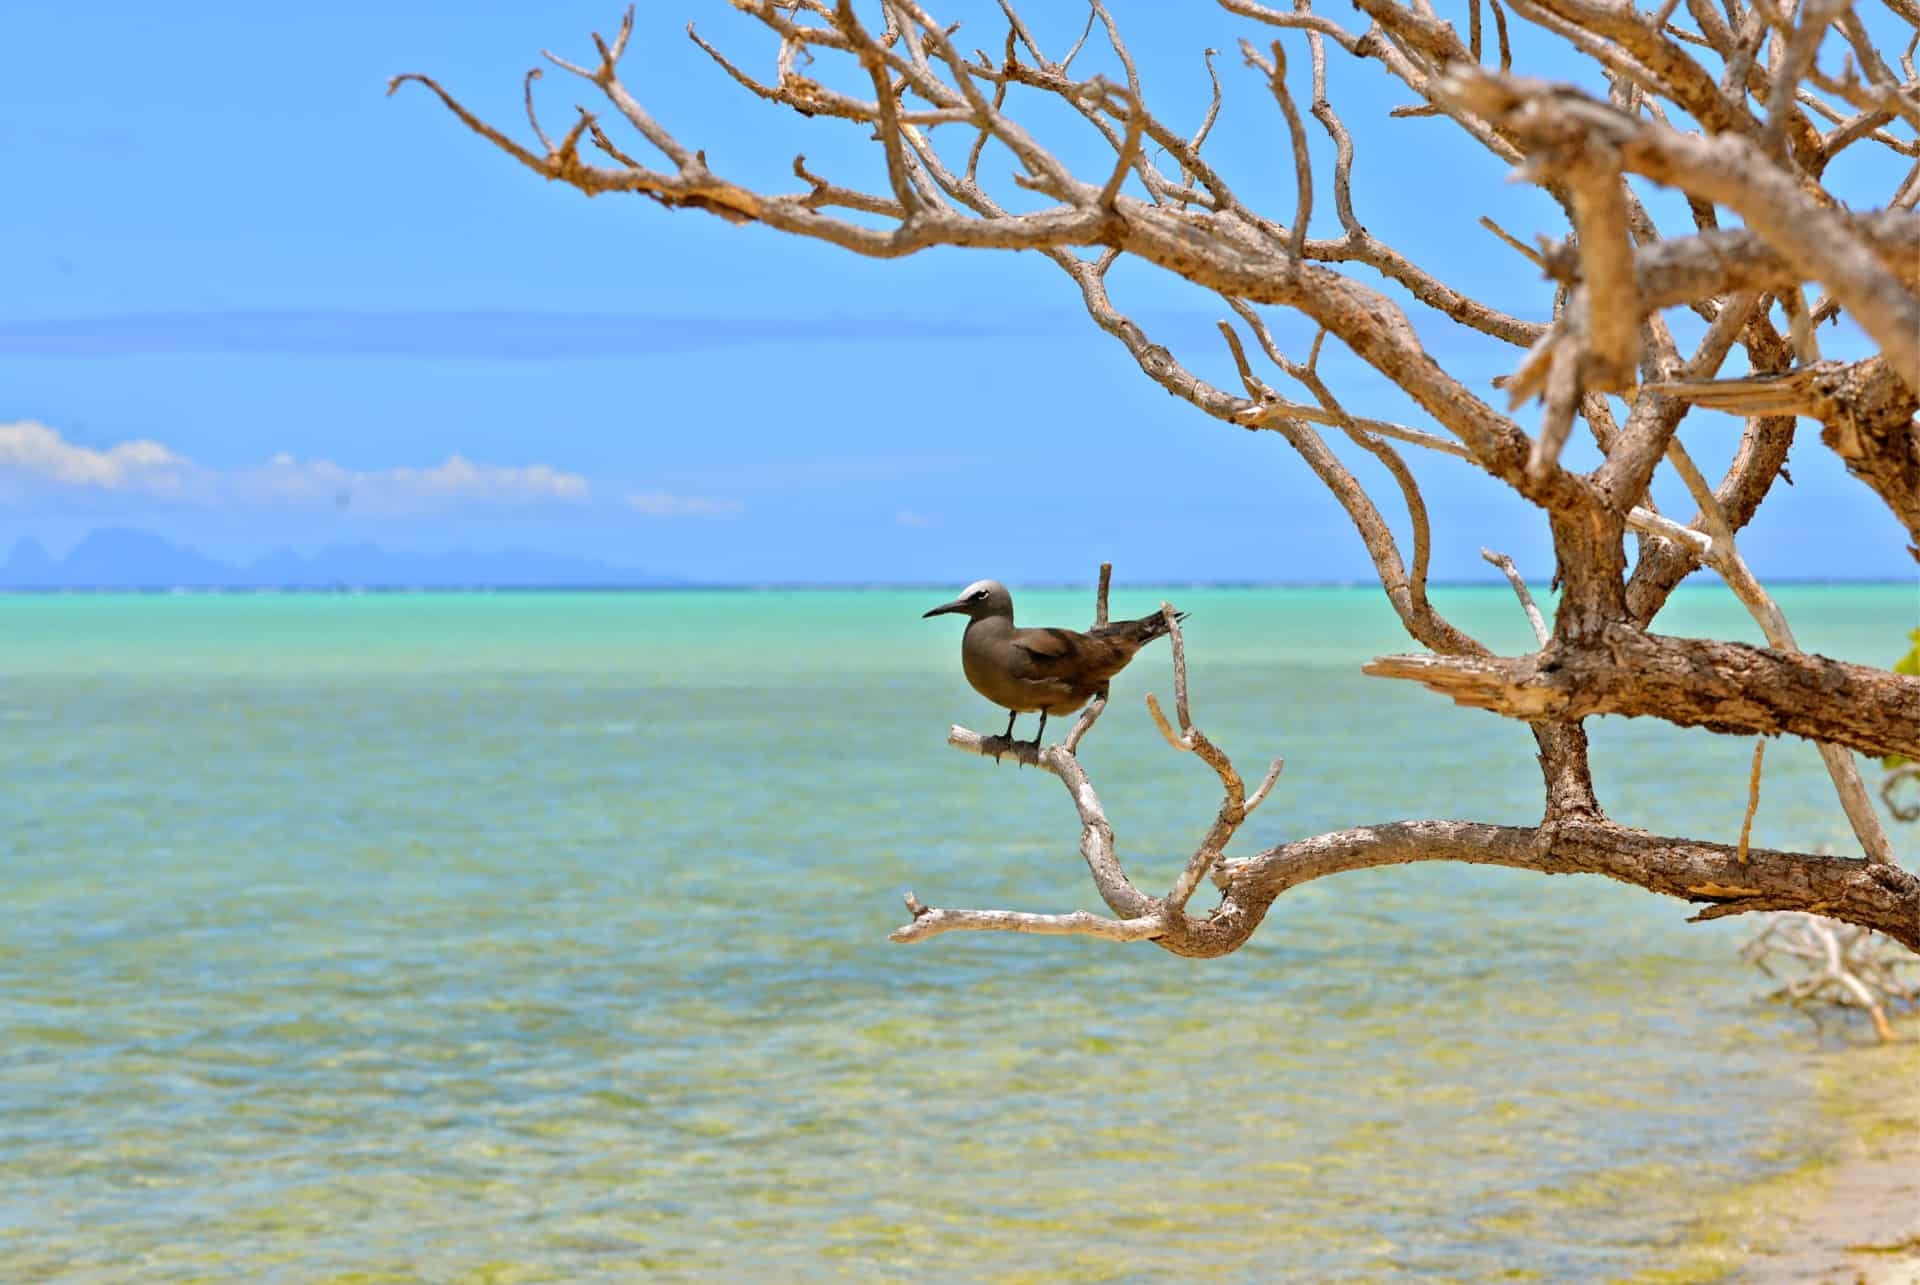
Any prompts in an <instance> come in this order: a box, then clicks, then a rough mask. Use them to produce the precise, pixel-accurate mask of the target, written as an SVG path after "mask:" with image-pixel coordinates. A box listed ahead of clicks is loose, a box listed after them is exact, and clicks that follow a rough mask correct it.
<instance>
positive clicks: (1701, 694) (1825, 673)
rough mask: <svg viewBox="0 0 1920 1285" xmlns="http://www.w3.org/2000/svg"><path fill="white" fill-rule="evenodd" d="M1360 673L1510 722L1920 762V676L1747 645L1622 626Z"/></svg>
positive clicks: (1393, 659)
mask: <svg viewBox="0 0 1920 1285" xmlns="http://www.w3.org/2000/svg"><path fill="white" fill-rule="evenodd" d="M1363 668H1364V669H1365V671H1366V672H1367V673H1369V674H1372V675H1375V676H1376V677H1380V678H1410V679H1413V680H1414V681H1416V682H1419V683H1422V684H1424V685H1426V686H1427V687H1428V688H1430V689H1432V690H1433V691H1436V692H1439V693H1441V694H1443V695H1445V696H1450V697H1452V698H1453V700H1454V701H1455V703H1457V704H1461V705H1470V706H1473V707H1475V708H1477V709H1488V710H1493V711H1495V712H1497V713H1501V714H1505V715H1507V716H1509V717H1512V718H1522V719H1529V720H1532V719H1541V718H1553V719H1567V718H1584V717H1587V716H1588V715H1592V714H1625V715H1627V716H1629V717H1641V716H1654V717H1658V718H1663V719H1665V720H1666V721H1668V722H1670V723H1678V724H1680V725H1681V726H1683V727H1704V728H1706V729H1708V730H1709V731H1714V732H1728V733H1734V734H1739V735H1747V736H1751V735H1754V734H1755V733H1759V734H1762V735H1768V736H1771V735H1775V734H1778V733H1781V732H1789V733H1791V734H1793V735H1795V736H1804V737H1806V738H1808V739H1809V740H1816V741H1828V742H1831V743H1833V744H1835V745H1844V746H1847V747H1849V748H1851V749H1855V750H1859V751H1860V752H1861V753H1863V754H1875V755H1884V754H1906V755H1910V756H1913V757H1916V758H1920V678H1908V677H1905V676H1903V675H1900V674H1892V673H1888V672H1887V671H1886V670H1884V669H1874V668H1871V667H1869V666H1866V665H1853V664H1848V663H1846V662H1844V661H1838V660H1830V659H1828V658H1826V657H1823V656H1810V655H1807V654H1805V653H1787V652H1779V651H1774V650H1772V649H1770V648H1765V647H1752V646H1748V645H1747V644H1745V643H1731V642H1715V641H1711V640H1708V639H1700V638H1669V637H1666V636H1663V635H1660V634H1647V633H1641V632H1640V631H1638V630H1635V629H1631V628H1628V627H1626V626H1623V625H1616V626H1613V627H1611V628H1608V629H1607V630H1605V631H1604V632H1603V633H1602V634H1601V635H1600V636H1599V637H1597V638H1595V639H1593V640H1592V643H1591V645H1588V646H1581V647H1574V646H1568V645H1565V644H1558V645H1555V646H1551V647H1548V648H1546V649H1545V650H1543V651H1540V652H1537V653H1535V654H1533V655H1531V656H1521V657H1502V656H1382V657H1379V658H1377V659H1375V660H1373V661H1372V662H1370V663H1369V664H1367V665H1365V666H1364V667H1363Z"/></svg>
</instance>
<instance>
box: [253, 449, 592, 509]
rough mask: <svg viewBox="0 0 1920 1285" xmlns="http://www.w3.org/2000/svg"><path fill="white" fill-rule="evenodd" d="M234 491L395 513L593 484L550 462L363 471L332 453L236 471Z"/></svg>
mask: <svg viewBox="0 0 1920 1285" xmlns="http://www.w3.org/2000/svg"><path fill="white" fill-rule="evenodd" d="M233 484H234V489H235V491H236V492H237V493H238V494H240V495H243V496H245V497H247V498H249V499H252V500H255V501H256V502H264V503H278V504H290V505H308V504H333V505H337V506H339V507H341V508H350V509H352V510H354V511H355V512H362V513H370V514H378V515H382V516H398V515H404V514H408V513H417V512H421V511H423V510H434V511H438V510H445V509H457V508H531V507H534V506H538V505H550V504H584V503H586V501H587V499H588V497H589V495H590V492H591V488H590V487H589V486H588V484H587V479H586V478H584V477H582V476H580V475H579V474H578V473H567V472H564V471H562V470H560V469H556V468H554V467H552V466H551V465H547V464H529V465H526V466H524V467H513V466H499V465H492V464H475V463H474V462H473V461H472V460H469V459H467V458H466V457H465V456H464V455H449V456H448V457H447V459H446V461H445V462H444V463H442V464H436V465H434V466H433V467H432V468H424V469H417V468H391V469H375V470H359V469H348V468H342V467H341V466H340V465H338V464H335V463H334V462H333V461H332V460H326V459H313V460H300V459H296V458H294V457H293V456H291V455H288V454H285V453H282V454H279V455H276V456H274V457H273V458H272V459H271V460H268V461H267V463H266V465H265V466H264V467H262V468H258V469H252V470H249V471H246V472H243V473H239V474H236V475H235V476H234V479H233Z"/></svg>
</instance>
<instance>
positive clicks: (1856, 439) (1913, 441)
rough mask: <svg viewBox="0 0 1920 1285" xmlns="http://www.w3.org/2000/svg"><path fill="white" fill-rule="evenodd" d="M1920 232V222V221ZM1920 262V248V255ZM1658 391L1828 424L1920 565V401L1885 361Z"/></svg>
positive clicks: (1835, 443)
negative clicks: (1919, 422) (1918, 415)
mask: <svg viewBox="0 0 1920 1285" xmlns="http://www.w3.org/2000/svg"><path fill="white" fill-rule="evenodd" d="M1914 223H1915V224H1916V226H1920V219H1916V220H1914ZM1913 257H1914V260H1915V261H1916V262H1920V249H1916V250H1915V251H1914V255H1913ZM1654 390H1655V391H1657V392H1661V393H1665V394H1667V395H1669V396H1673V397H1682V398H1685V399H1686V400H1688V401H1690V402H1692V403H1694V404H1695V405H1697V406H1704V407H1707V408H1708V409H1710V410H1718V411H1725V412H1727V413H1729V414H1734V415H1755V416H1757V415H1805V416H1808V417H1809V418H1811V419H1816V420H1819V421H1820V426H1821V431H1820V440H1821V441H1823V442H1825V443H1826V444H1827V445H1828V446H1829V447H1831V448H1832V449H1833V452H1834V453H1835V454H1836V455H1838V456H1839V457H1840V458H1841V459H1842V460H1844V461H1846V465H1847V469H1848V471H1850V472H1851V473H1853V475H1854V476H1856V477H1858V478H1859V479H1860V480H1861V481H1862V482H1865V483H1866V484H1867V485H1868V486H1869V487H1871V488H1873V491H1874V493H1875V494H1877V495H1879V497H1880V498H1881V499H1882V500H1884V501H1886V504H1887V507H1888V508H1890V509H1892V510H1893V513H1894V516H1895V517H1897V518H1899V519H1900V522H1901V524H1902V525H1904V526H1905V527H1906V528H1907V533H1908V535H1909V536H1910V537H1911V538H1912V541H1913V543H1912V544H1911V545H1909V546H1908V549H1909V551H1910V552H1911V553H1912V554H1913V555H1914V557H1915V559H1916V560H1920V430H1916V427H1915V424H1914V418H1913V417H1914V414H1915V412H1916V411H1920V395H1917V394H1916V393H1915V392H1914V390H1913V389H1911V388H1909V387H1907V385H1906V383H1905V382H1904V381H1903V380H1902V379H1901V378H1900V377H1899V376H1898V375H1896V374H1895V373H1894V372H1893V369H1892V367H1890V366H1889V365H1888V364H1887V363H1886V361H1885V360H1884V359H1883V358H1880V357H1870V358H1868V359H1867V360H1865V361H1860V362H1840V361H1827V362H1820V363H1819V364H1817V365H1812V366H1802V367H1800V368H1799V369H1797V370H1793V371H1789V372H1787V373H1785V374H1779V375H1760V376H1755V377H1752V378H1747V379H1719V380H1681V381H1673V382H1669V383H1664V384H1658V385H1654Z"/></svg>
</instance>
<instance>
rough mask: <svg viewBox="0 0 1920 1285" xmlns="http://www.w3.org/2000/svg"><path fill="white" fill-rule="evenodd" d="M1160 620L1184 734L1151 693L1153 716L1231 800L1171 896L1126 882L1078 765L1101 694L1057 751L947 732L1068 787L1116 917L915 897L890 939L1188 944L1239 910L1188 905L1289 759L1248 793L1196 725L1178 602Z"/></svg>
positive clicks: (1103, 615) (1104, 576) (1103, 576)
mask: <svg viewBox="0 0 1920 1285" xmlns="http://www.w3.org/2000/svg"><path fill="white" fill-rule="evenodd" d="M1112 573H1113V564H1112V563H1103V564H1101V567H1100V588H1099V591H1098V594H1097V596H1096V598H1095V602H1094V616H1093V623H1094V625H1095V626H1096V627H1097V626H1099V625H1102V624H1104V623H1105V622H1106V619H1107V588H1108V585H1109V583H1110V581H1111V578H1112ZM1160 614H1161V617H1162V618H1163V619H1164V620H1165V621H1166V623H1167V631H1168V635H1169V638H1170V639H1171V642H1172V645H1173V693H1174V696H1173V701H1174V714H1175V716H1176V717H1177V718H1178V720H1179V723H1180V732H1179V734H1178V735H1176V734H1175V733H1174V731H1173V728H1172V727H1171V726H1169V725H1168V723H1167V719H1166V715H1165V714H1163V713H1162V712H1161V710H1160V702H1159V701H1158V700H1157V699H1156V698H1155V697H1154V696H1153V694H1152V693H1148V695H1147V709H1148V710H1149V712H1151V714H1152V715H1153V720H1154V722H1155V723H1156V724H1157V725H1158V726H1159V728H1160V733H1161V735H1162V736H1164V737H1165V738H1166V740H1167V743H1168V744H1169V745H1171V746H1173V747H1174V748H1175V749H1179V750H1186V751H1189V752H1191V753H1193V754H1196V755H1198V756H1199V757H1200V759H1201V760H1202V761H1203V762H1205V763H1206V764H1207V766H1208V767H1210V768H1212V769H1213V770H1214V773H1215V774H1216V775H1217V776H1218V777H1219V778H1220V785H1221V789H1222V791H1223V793H1224V798H1223V799H1222V800H1221V804H1220V811H1219V814H1218V815H1217V816H1216V817H1215V818H1214V822H1213V825H1212V826H1211V827H1209V829H1208V830H1207V833H1206V835H1205V836H1204V837H1203V838H1202V839H1201V840H1200V844H1199V846H1198V847H1197V848H1195V849H1194V852H1193V855H1192V856H1191V857H1189V858H1188V860H1187V864H1186V867H1185V868H1184V869H1183V870H1182V871H1181V872H1180V875H1179V877H1178V878H1177V879H1175V880H1174V884H1173V887H1172V888H1171V889H1169V890H1168V892H1167V894H1166V895H1165V896H1164V897H1153V896H1149V895H1147V894H1146V893H1143V892H1142V891H1140V889H1139V888H1138V887H1137V886H1136V885H1135V884H1134V882H1133V880H1132V879H1131V878H1129V877H1128V875H1127V872H1126V870H1125V868H1124V867H1122V866H1121V864H1120V858H1119V856H1118V854H1117V853H1116V852H1115V850H1114V835H1113V826H1112V824H1111V823H1110V822H1108V820H1107V814H1106V810H1105V808H1104V807H1102V805H1101V803H1100V796H1099V795H1098V794H1097V793H1096V792H1095V790H1094V788H1093V783H1092V782H1091V781H1089V780H1088V779H1087V774H1086V770H1085V769H1084V768H1082V767H1081V766H1080V760H1079V758H1078V756H1077V751H1078V749H1079V746H1080V742H1081V740H1082V738H1084V737H1085V736H1086V734H1087V732H1088V731H1089V730H1090V729H1091V728H1092V727H1093V725H1094V723H1096V722H1097V721H1099V718H1100V715H1101V714H1102V713H1104V712H1105V710H1106V708H1107V693H1106V692H1105V691H1104V690H1103V691H1102V692H1100V693H1099V694H1098V695H1096V696H1095V697H1094V698H1093V700H1092V701H1090V702H1089V703H1088V705H1087V707H1086V708H1085V709H1084V710H1082V711H1081V712H1080V716H1079V718H1078V719H1077V720H1076V721H1075V722H1074V725H1073V728H1072V730H1070V731H1069V732H1068V733H1067V736H1066V739H1065V740H1063V741H1062V742H1061V743H1060V744H1058V745H1050V746H1047V747H1046V748H1044V749H1041V748H1038V747H1037V746H1035V745H1034V744H1032V743H1030V742H1024V741H1011V740H1009V739H1008V738H1006V737H1004V736H982V735H981V734H980V733H978V732H974V731H970V730H969V729H967V728H964V727H958V726H956V727H954V728H952V729H951V730H950V731H949V732H948V733H947V743H948V744H949V745H952V746H953V747H954V748H955V749H961V750H966V751H967V752H969V753H972V754H981V755H985V756H987V757H990V758H998V757H1000V756H1001V755H1003V754H1013V755H1015V756H1016V757H1018V758H1019V759H1020V761H1021V762H1023V763H1031V764H1032V765H1034V766H1035V767H1039V768H1041V769H1042V770H1044V771H1047V772H1051V773H1053V774H1054V775H1055V776H1057V777H1059V778H1060V780H1061V781H1062V782H1063V783H1065V785H1066V787H1067V792H1068V794H1069V795H1071V796H1072V798H1073V803H1074V807H1075V808H1076V809H1077V810H1078V811H1079V813H1080V854H1081V855H1082V856H1083V857H1085V858H1086V862H1087V869H1088V870H1089V871H1090V872H1091V873H1092V875H1093V883H1094V887H1095V888H1097V889H1098V890H1099V892H1100V896H1101V898H1102V899H1103V900H1104V901H1105V902H1106V903H1107V905H1108V907H1109V908H1110V909H1111V910H1112V911H1113V913H1114V914H1115V915H1116V916H1118V918H1108V917H1107V916H1105V915H1097V914H1093V913H1091V912H1088V911H1085V910H1076V911H1073V912H1071V913H1068V914H1035V913H1031V912H1027V911H1020V910H951V909H939V908H935V907H932V906H927V905H924V904H922V903H921V901H920V900H919V898H917V897H915V896H914V895H913V893H912V892H911V891H909V892H908V893H907V894H906V896H905V901H906V905H907V909H908V911H910V912H911V913H912V915H913V920H912V922H910V923H908V924H905V925H903V926H901V927H899V928H896V929H895V930H894V931H893V932H892V933H891V934H890V936H891V938H892V940H894V941H897V942H912V941H920V940H922V939H924V938H927V937H933V936H936V935H938V934H940V933H944V932H959V931H972V932H1026V933H1049V934H1055V935H1073V936H1082V937H1104V938H1106V939H1108V940H1110V941H1145V940H1150V939H1161V938H1167V937H1170V936H1171V937H1175V938H1179V939H1181V940H1185V939H1186V938H1188V937H1189V936H1196V935H1205V930H1206V929H1207V928H1209V927H1211V926H1212V925H1213V923H1214V921H1215V920H1216V919H1218V918H1219V917H1220V916H1222V914H1223V913H1224V914H1225V915H1227V916H1228V917H1231V915H1232V914H1233V913H1234V912H1233V909H1232V907H1231V905H1230V903H1228V902H1226V901H1223V902H1222V908H1221V909H1220V910H1216V911H1215V912H1214V914H1213V915H1212V916H1209V917H1208V918H1207V919H1195V918H1193V917H1192V916H1189V915H1188V914H1187V913H1186V907H1187V902H1188V901H1189V900H1190V899H1191V898H1192V896H1193V893H1194V890H1195V889H1196V888H1198V887H1199V886H1200V882H1201V880H1203V879H1205V878H1206V877H1207V875H1208V874H1209V872H1211V871H1212V870H1213V868H1214V865H1215V864H1216V863H1217V862H1218V861H1219V860H1220V858H1221V855H1222V854H1223V853H1224V851H1225V849H1226V846H1227V843H1228V842H1229V841H1230V840H1231V839H1232V838H1233V836H1234V834H1235V833H1236V832H1237V831H1238V830H1239V828H1240V827H1241V826H1242V825H1243V824H1245V822H1246V819H1247V818H1248V817H1249V816H1251V815H1253V812H1254V810H1255V809H1256V808H1258V807H1259V806H1260V805H1261V804H1262V803H1263V802H1265V801H1266V798H1267V795H1268V794H1269V793H1270V792H1271V791H1272V789H1273V785H1274V782H1275V781H1277V780H1278V779H1279V777H1280V769H1281V766H1282V760H1280V759H1275V760H1274V761H1273V766H1272V767H1271V768H1269V769H1268V770H1267V775H1266V779H1265V780H1263V781H1262V782H1261V783H1260V787H1259V788H1258V789H1257V790H1255V791H1254V792H1253V793H1252V794H1251V795H1249V794H1248V793H1247V790H1246V785H1245V783H1244V782H1243V781H1242V780H1241V779H1240V774H1239V773H1238V772H1237V771H1235V770H1234V766H1233V761H1232V760H1231V759H1229V758H1228V757H1227V755H1226V754H1225V753H1224V752H1223V751H1222V750H1220V749H1219V748H1218V747H1217V746H1215V745H1214V744H1213V742H1212V741H1210V740H1208V739H1207V736H1206V734H1205V733H1204V732H1202V731H1201V730H1200V729H1199V728H1197V727H1195V726H1194V725H1193V717H1192V712H1191V709H1190V708H1189V703H1188V699H1187V652H1186V642H1185V639H1184V638H1183V637H1182V636H1181V633H1180V617H1179V613H1177V612H1176V611H1174V609H1173V605H1172V604H1171V603H1167V602H1162V603H1161V604H1160Z"/></svg>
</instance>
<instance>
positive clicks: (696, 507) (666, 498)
mask: <svg viewBox="0 0 1920 1285" xmlns="http://www.w3.org/2000/svg"><path fill="white" fill-rule="evenodd" d="M627 507H628V508H630V509H632V510H633V511H634V512H635V513H644V514H645V515H646V516H648V517H650V518H735V517H739V516H740V515H741V514H742V513H744V512H746V508H747V506H746V505H744V504H742V503H740V501H738V500H715V499H710V498H709V497H707V496H704V495H674V494H672V493H670V492H667V491H629V492H628V493H627Z"/></svg>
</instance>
